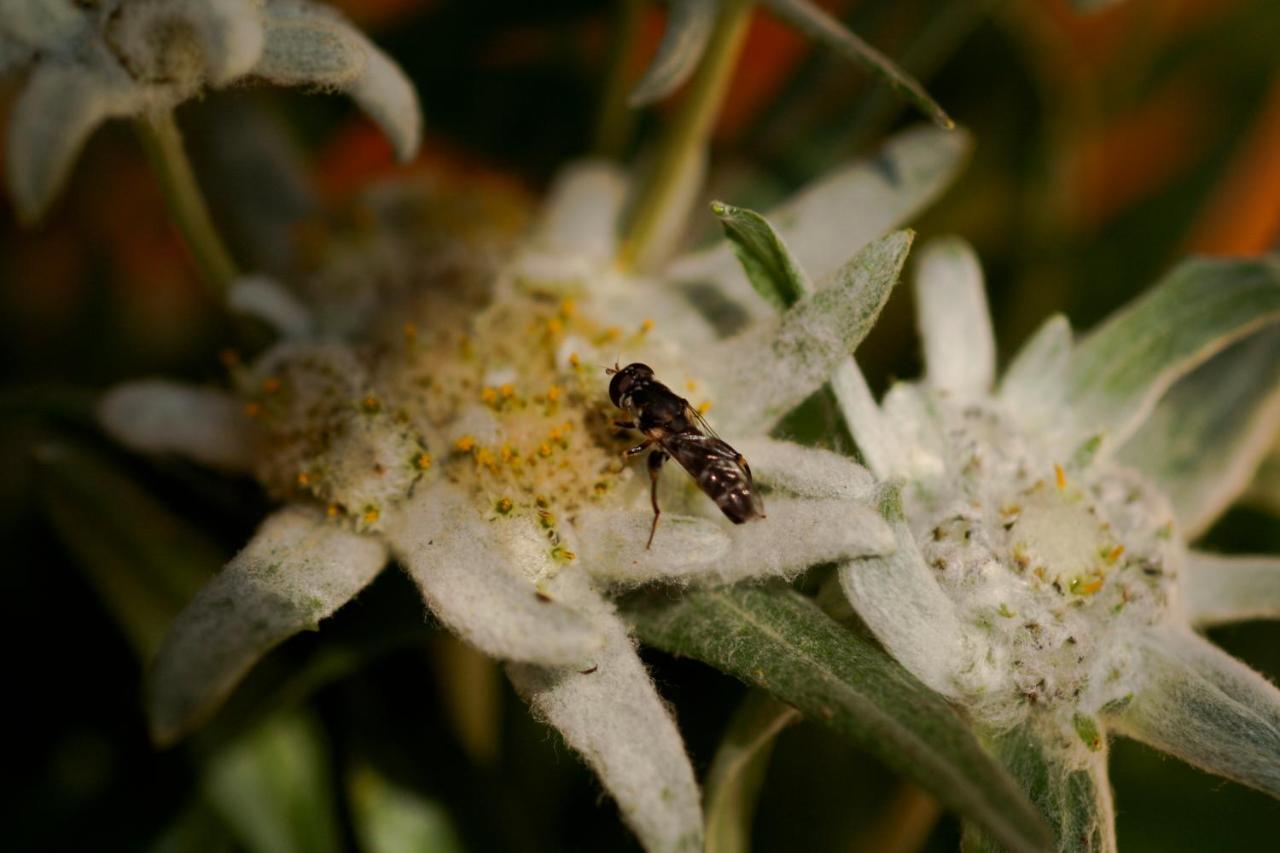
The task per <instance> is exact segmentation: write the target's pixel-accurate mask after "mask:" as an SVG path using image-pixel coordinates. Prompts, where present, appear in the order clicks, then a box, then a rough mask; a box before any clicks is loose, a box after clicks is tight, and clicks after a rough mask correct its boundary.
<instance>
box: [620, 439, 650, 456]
mask: <svg viewBox="0 0 1280 853" xmlns="http://www.w3.org/2000/svg"><path fill="white" fill-rule="evenodd" d="M651 444H653V439H652V438H646V439H645V440H644V441H642V442H640V443H639V444H637V445H636V446H635V447H633V448H631V449H630V450H628V451H627V452H626V453H624V454H623V455H624V456H635V455H636V454H637V453H644V452H645V451H646V450H648V449H649V445H651Z"/></svg>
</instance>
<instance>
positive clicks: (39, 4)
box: [0, 0, 421, 222]
mask: <svg viewBox="0 0 1280 853" xmlns="http://www.w3.org/2000/svg"><path fill="white" fill-rule="evenodd" d="M22 68H29V69H30V71H29V75H28V77H27V79H26V81H25V83H24V85H23V89H22V93H21V95H20V96H19V98H18V100H17V103H16V104H15V106H14V110H13V114H12V116H11V118H10V121H9V141H8V153H7V160H8V162H7V167H8V179H9V187H10V191H11V192H12V194H13V197H14V201H15V204H16V205H17V208H18V214H19V216H20V217H21V218H22V219H24V220H26V221H29V222H30V221H34V220H36V219H38V218H39V217H40V216H41V215H42V214H43V213H44V211H45V210H46V209H47V207H48V205H49V204H50V202H51V201H52V199H53V197H54V196H55V195H57V193H58V191H59V190H60V189H61V186H62V184H63V183H64V182H65V181H66V178H67V175H68V174H69V173H70V171H71V167H72V166H73V165H74V163H75V159H76V157H77V156H78V155H79V152H80V149H81V148H82V147H83V146H84V143H85V141H86V140H87V139H88V138H89V136H90V135H92V133H93V132H94V131H95V130H96V129H97V128H98V126H99V125H101V124H102V123H103V122H104V121H106V120H107V119H110V118H121V117H128V116H147V115H154V114H157V113H161V112H165V111H168V110H171V109H173V108H174V107H176V106H177V105H178V104H180V103H182V102H183V101H187V100H189V99H191V98H194V97H197V96H199V95H200V94H201V93H202V92H204V91H205V90H206V89H209V88H222V87H226V86H231V85H239V84H243V83H249V82H265V83H270V84H274V85H279V86H305V87H309V88H312V89H320V90H328V91H341V92H345V93H347V94H349V95H350V96H351V97H352V98H353V99H354V100H355V101H356V102H357V103H358V104H359V105H360V107H361V108H362V109H364V110H365V111H366V112H367V113H369V115H370V116H372V118H373V119H374V120H375V121H377V122H378V124H379V125H380V126H381V128H382V129H383V131H384V132H385V133H386V134H387V136H388V137H389V138H390V139H391V141H392V144H393V145H394V146H395V149H396V152H397V154H399V155H400V156H401V157H402V158H408V157H409V156H412V154H413V153H414V152H415V151H416V150H417V148H418V142H419V137H420V134H421V116H420V113H419V109H418V101H417V95H416V93H415V92H414V90H413V87H412V85H411V84H410V83H409V81H408V79H407V78H405V76H404V74H403V73H402V72H401V71H400V69H399V68H398V67H397V66H396V65H395V63H394V62H392V61H391V59H390V58H389V57H387V56H386V55H385V54H383V53H382V52H381V51H379V50H378V49H377V48H376V47H374V45H373V43H372V42H370V41H369V40H368V39H367V38H366V37H365V36H364V35H363V34H362V33H361V32H360V31H359V30H357V29H355V28H354V27H352V26H351V25H350V24H349V23H347V21H346V20H345V19H343V18H342V16H341V15H339V14H338V13H337V12H335V11H334V10H332V9H329V8H327V7H325V6H323V5H321V4H319V3H313V2H310V0H80V2H74V1H73V0H6V2H5V3H4V11H3V15H0V74H5V73H8V72H10V71H13V70H16V69H22Z"/></svg>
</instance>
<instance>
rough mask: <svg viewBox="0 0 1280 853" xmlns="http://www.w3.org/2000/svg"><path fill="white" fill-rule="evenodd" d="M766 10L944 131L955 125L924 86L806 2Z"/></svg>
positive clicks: (779, 0)
mask: <svg viewBox="0 0 1280 853" xmlns="http://www.w3.org/2000/svg"><path fill="white" fill-rule="evenodd" d="M764 2H765V5H767V6H768V7H769V9H770V10H771V11H772V12H773V13H774V14H775V15H777V16H778V17H779V18H781V19H782V20H783V21H785V22H787V23H788V24H790V25H791V26H793V27H795V28H796V29H797V30H799V31H800V32H801V33H803V34H805V35H806V36H808V37H809V38H812V39H813V40H814V41H817V42H819V43H820V44H823V45H826V46H827V47H829V48H831V49H832V50H834V51H835V52H836V53H838V54H840V56H842V57H844V58H845V59H848V60H851V61H853V62H856V63H858V64H859V65H862V66H863V67H865V68H866V69H867V70H869V71H870V72H871V73H873V74H875V75H876V76H877V77H879V78H880V79H881V80H883V81H884V82H885V83H888V84H889V86H890V88H892V89H893V90H894V92H896V93H897V94H898V95H899V97H901V98H903V99H904V100H906V101H907V102H909V103H910V104H912V105H913V106H915V108H916V109H918V110H920V112H922V113H924V114H925V115H927V116H928V117H929V118H931V119H933V122H934V124H936V125H938V127H941V128H944V129H946V130H951V129H952V128H953V127H955V126H956V124H955V122H954V121H952V120H951V116H949V115H947V113H946V110H944V109H942V107H941V105H939V104H938V102H937V101H935V100H934V99H933V98H931V97H930V96H929V93H928V92H926V91H925V90H924V87H923V86H921V85H920V83H919V82H917V81H916V79H915V78H914V77H912V76H911V75H910V74H908V73H907V72H905V71H903V70H902V69H901V68H899V67H898V65H897V64H896V63H895V62H894V61H893V60H891V59H890V58H889V57H887V56H885V55H884V54H883V53H881V52H880V51H878V50H876V49H875V48H874V47H872V46H871V45H869V44H867V43H866V42H865V41H863V40H862V39H861V38H859V37H858V36H857V35H855V34H854V33H852V32H850V31H849V30H848V29H846V28H845V26H844V25H843V24H841V23H840V22H839V21H837V20H836V19H835V18H833V17H831V16H830V15H828V14H827V13H826V12H824V11H823V10H822V9H820V8H818V7H817V6H815V5H813V4H812V3H810V2H808V0H764Z"/></svg>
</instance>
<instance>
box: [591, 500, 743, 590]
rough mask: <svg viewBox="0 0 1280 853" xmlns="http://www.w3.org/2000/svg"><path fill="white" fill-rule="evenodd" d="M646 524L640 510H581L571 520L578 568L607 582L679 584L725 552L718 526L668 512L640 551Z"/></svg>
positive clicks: (647, 517)
mask: <svg viewBox="0 0 1280 853" xmlns="http://www.w3.org/2000/svg"><path fill="white" fill-rule="evenodd" d="M652 523H653V515H652V513H649V512H644V511H643V510H604V509H588V510H584V511H583V512H581V513H580V514H579V515H578V517H577V518H576V519H575V521H574V529H575V530H576V531H577V549H578V556H579V557H580V558H581V559H582V565H583V566H585V567H586V568H587V570H588V571H590V572H591V575H592V577H595V578H599V579H601V580H604V581H608V582H611V583H643V582H645V581H650V580H667V579H676V580H679V579H684V578H687V577H689V576H690V575H696V574H699V573H702V572H706V571H707V570H708V568H709V567H710V566H712V565H713V564H715V563H717V562H719V561H721V560H722V559H723V558H724V556H725V554H727V553H728V551H729V535H728V533H727V531H725V530H723V529H722V528H721V527H720V525H718V524H716V523H714V522H712V521H708V520H706V519H702V518H693V517H690V516H687V515H675V514H673V513H663V514H662V517H661V519H660V520H659V523H658V529H657V532H656V533H655V534H654V537H653V547H651V548H645V543H646V541H647V540H648V539H649V530H650V528H651V525H652Z"/></svg>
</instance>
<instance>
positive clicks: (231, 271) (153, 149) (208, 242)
mask: <svg viewBox="0 0 1280 853" xmlns="http://www.w3.org/2000/svg"><path fill="white" fill-rule="evenodd" d="M134 126H135V127H136V128H137V131H138V137H139V139H140V140H141V141H142V147H143V149H144V150H145V151H146V154H147V159H149V160H150V161H151V168H152V169H153V170H154V171H155V174H156V177H157V178H159V180H160V188H161V190H162V191H163V192H164V198H165V203H166V204H167V205H168V207H169V214H170V216H172V217H173V221H174V224H175V225H177V227H178V230H179V231H180V232H181V233H182V238H183V240H185V241H186V244H187V248H189V249H190V250H191V254H192V255H193V256H194V257H195V261H196V265H197V266H198V267H199V268H200V274H201V277H202V278H203V279H204V282H205V284H206V285H207V286H208V288H209V290H210V291H211V292H212V293H213V295H214V296H215V297H216V298H217V299H218V301H219V302H222V301H224V300H225V299H226V295H227V291H228V290H229V289H230V287H231V282H232V281H233V280H234V279H235V278H236V277H237V276H238V275H239V271H238V270H237V269H236V264H235V261H233V260H232V259H231V253H230V252H228V251H227V247H226V244H224V243H223V242H222V237H221V235H220V234H218V229H217V228H215V227H214V224H213V219H212V217H210V215H209V207H208V205H207V204H206V203H205V200H204V195H203V194H202V193H201V192H200V185H199V184H198V183H197V182H196V176H195V172H194V171H192V169H191V161H190V160H188V159H187V152H186V150H185V149H184V148H183V146H182V132H181V131H180V130H178V125H177V122H175V121H174V119H173V112H172V111H170V110H165V111H163V112H159V113H154V114H151V115H148V116H143V117H140V118H138V119H137V120H136V121H135V122H134Z"/></svg>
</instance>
